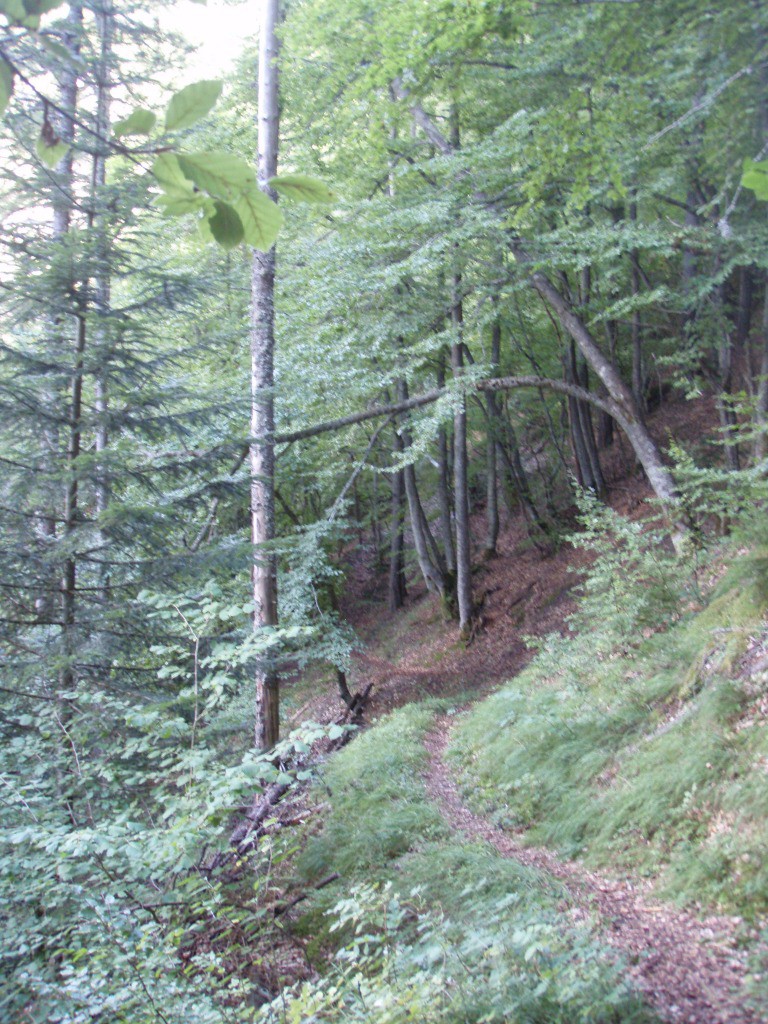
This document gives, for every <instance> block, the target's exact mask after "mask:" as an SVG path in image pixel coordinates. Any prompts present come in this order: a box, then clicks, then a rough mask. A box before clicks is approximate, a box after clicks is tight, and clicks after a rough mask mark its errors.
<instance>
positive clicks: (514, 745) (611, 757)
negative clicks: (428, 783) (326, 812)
mask: <svg viewBox="0 0 768 1024" xmlns="http://www.w3.org/2000/svg"><path fill="white" fill-rule="evenodd" d="M766 608H768V556H767V555H766V552H765V551H764V550H761V551H757V552H753V553H751V554H749V555H747V556H742V557H741V558H739V559H738V561H736V562H735V564H734V565H732V567H731V568H730V570H729V571H728V573H727V574H726V575H725V577H724V578H723V579H722V581H721V582H720V583H719V584H718V585H717V587H716V588H715V589H714V590H713V591H712V594H711V596H710V597H709V599H708V601H707V602H706V606H705V607H703V608H701V607H700V606H699V609H698V610H695V611H692V610H689V611H688V612H685V613H683V612H681V611H679V610H678V613H677V614H678V616H679V617H677V619H676V621H674V623H673V624H672V625H671V626H669V627H668V628H666V629H665V630H663V631H662V632H656V633H655V634H654V635H652V636H650V637H648V638H647V639H645V640H644V641H642V642H641V643H639V644H636V645H631V644H626V645H624V647H623V648H619V649H617V650H614V651H613V652H612V653H611V654H610V655H609V656H601V655H598V654H595V653H593V654H592V656H591V658H590V656H589V655H590V649H591V648H590V643H591V640H590V635H589V633H588V632H586V633H582V634H580V635H579V636H576V637H574V638H571V639H569V640H567V641H559V642H561V643H562V644H563V658H562V662H561V664H562V665H568V666H571V665H573V664H577V665H584V664H586V663H589V664H590V668H589V670H582V671H581V673H580V674H579V675H577V676H574V675H573V674H572V673H571V672H569V671H565V670H563V671H562V672H558V671H557V662H556V659H553V657H552V650H551V649H550V650H549V651H545V652H544V653H543V654H542V655H540V656H539V657H537V658H536V659H535V660H534V661H533V662H532V663H531V665H530V666H529V667H528V668H527V670H526V671H525V672H524V673H522V674H521V675H520V676H518V677H517V678H516V679H515V680H514V682H511V683H509V684H508V685H507V686H506V687H504V688H503V689H502V690H500V691H499V692H497V693H496V694H494V695H493V696H492V697H490V698H489V699H487V700H485V701H483V702H482V703H480V704H478V705H477V706H476V707H475V708H474V709H473V710H472V712H471V713H470V714H469V715H467V716H466V718H465V720H464V721H462V723H461V724H460V726H459V727H458V728H457V729H456V731H455V735H454V742H453V746H452V749H451V752H450V755H449V756H450V757H452V758H453V759H454V763H455V765H456V769H457V771H458V772H459V773H460V778H461V783H462V785H463V788H464V792H465V794H466V796H467V798H468V799H471V800H472V802H473V803H475V805H476V806H477V805H479V806H481V807H482V808H483V809H484V810H485V811H486V813H489V814H491V815H492V816H494V817H495V819H496V820H497V821H498V823H499V824H500V825H501V826H502V827H505V828H508V829H513V830H516V831H519V832H520V833H521V836H522V837H523V838H524V840H525V841H527V842H530V843H535V844H545V845H547V846H551V847H554V848H555V849H557V850H558V851H560V852H561V853H562V854H564V855H567V856H569V857H577V856H580V857H583V858H584V859H585V860H586V861H587V863H589V864H590V865H591V866H593V867H598V868H618V869H620V870H624V871H626V872H627V873H630V872H631V873H632V874H635V875H637V874H640V875H647V876H650V877H653V878H655V879H657V880H658V882H659V888H660V891H661V893H662V894H663V895H665V896H667V897H668V898H676V899H679V900H681V901H686V902H689V903H693V904H701V905H705V906H715V907H719V908H723V909H728V910H730V911H736V912H738V913H740V914H742V915H744V916H745V917H746V918H747V919H754V918H755V917H757V916H758V915H760V914H762V913H764V912H765V911H766V910H767V909H768V727H766V719H765V714H764V709H765V700H766V698H768V672H766V671H765V669H762V670H760V669H759V665H758V668H757V669H751V668H750V665H751V662H750V661H749V659H748V658H747V657H746V655H747V652H748V651H749V650H751V649H753V648H755V645H757V646H758V648H759V645H760V644H761V643H764V642H765V637H766V623H765V617H766ZM671 619H672V620H674V619H675V616H674V615H672V616H671ZM574 648H577V654H578V656H577V657H574V656H573V649H574ZM593 650H594V648H593ZM553 666H554V667H553Z"/></svg>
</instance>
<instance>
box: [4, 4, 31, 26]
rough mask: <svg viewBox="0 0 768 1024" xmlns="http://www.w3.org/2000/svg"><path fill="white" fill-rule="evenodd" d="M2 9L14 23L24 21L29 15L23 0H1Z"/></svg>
mask: <svg viewBox="0 0 768 1024" xmlns="http://www.w3.org/2000/svg"><path fill="white" fill-rule="evenodd" d="M0 11H1V12H2V13H3V14H4V15H5V16H6V18H7V19H8V21H10V22H12V23H14V22H20V21H23V20H24V19H25V18H26V16H27V11H26V9H25V7H24V4H23V3H22V2H21V0H0Z"/></svg>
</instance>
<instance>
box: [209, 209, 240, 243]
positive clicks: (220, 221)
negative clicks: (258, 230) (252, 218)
mask: <svg viewBox="0 0 768 1024" xmlns="http://www.w3.org/2000/svg"><path fill="white" fill-rule="evenodd" d="M214 206H215V207H216V212H215V213H214V215H213V216H212V217H209V218H208V227H209V228H210V229H211V234H212V235H213V237H214V239H215V240H216V241H217V242H218V243H219V245H220V246H222V247H223V248H224V249H234V247H235V246H236V245H240V243H241V242H242V240H243V238H244V236H245V232H244V230H243V222H242V221H241V220H240V218H239V216H238V215H237V212H236V211H235V210H234V209H233V208H232V207H231V206H230V205H229V203H223V202H222V201H221V200H220V199H217V200H216V201H215V203H214Z"/></svg>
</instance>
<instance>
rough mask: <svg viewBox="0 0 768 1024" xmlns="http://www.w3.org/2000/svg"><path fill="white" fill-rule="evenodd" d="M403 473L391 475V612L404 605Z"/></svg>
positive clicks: (399, 448)
mask: <svg viewBox="0 0 768 1024" xmlns="http://www.w3.org/2000/svg"><path fill="white" fill-rule="evenodd" d="M402 450H403V439H402V438H401V437H400V435H399V434H398V433H397V431H395V451H398V452H400V451H402ZM404 519H405V472H404V470H402V469H396V470H395V472H394V473H393V474H392V526H391V530H390V537H389V588H388V605H389V610H390V611H391V612H394V611H397V609H398V608H402V607H403V605H404V604H405V598H406V592H405V542H404V537H403V525H404Z"/></svg>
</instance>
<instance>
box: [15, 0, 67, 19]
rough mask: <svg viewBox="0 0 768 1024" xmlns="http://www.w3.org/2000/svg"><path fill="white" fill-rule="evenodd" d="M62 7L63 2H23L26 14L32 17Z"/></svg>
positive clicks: (33, 0)
mask: <svg viewBox="0 0 768 1024" xmlns="http://www.w3.org/2000/svg"><path fill="white" fill-rule="evenodd" d="M63 5H64V4H63V0H24V7H25V9H26V12H27V14H29V15H31V16H32V17H39V16H40V15H41V14H48V12H49V11H55V10H56V8H57V7H63Z"/></svg>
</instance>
